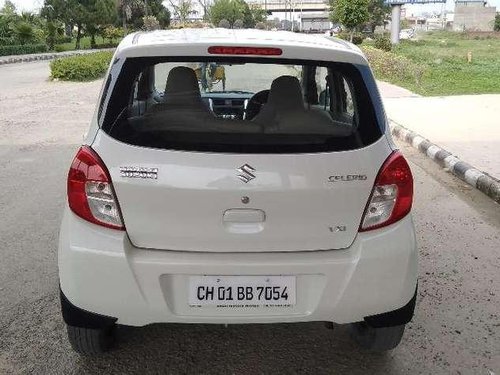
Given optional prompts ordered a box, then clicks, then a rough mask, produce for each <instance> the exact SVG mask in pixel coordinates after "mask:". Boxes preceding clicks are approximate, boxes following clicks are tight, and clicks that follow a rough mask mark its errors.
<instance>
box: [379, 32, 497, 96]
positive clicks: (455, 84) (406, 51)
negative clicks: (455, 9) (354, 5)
mask: <svg viewBox="0 0 500 375" xmlns="http://www.w3.org/2000/svg"><path fill="white" fill-rule="evenodd" d="M468 52H472V62H471V63H468V62H467V53H468ZM393 54H394V55H396V56H399V57H404V58H406V59H408V60H409V61H411V62H412V63H413V66H414V67H419V68H420V69H422V72H423V74H422V75H421V78H419V82H417V80H416V79H414V78H413V77H412V75H411V74H409V75H407V76H406V77H405V76H400V77H391V76H390V75H389V74H384V72H377V69H375V72H376V75H378V76H379V77H380V78H381V79H384V80H387V81H389V82H392V83H394V84H398V85H400V86H403V87H406V88H408V89H410V90H412V91H414V92H416V93H418V94H421V95H426V96H436V95H460V94H486V93H500V38H497V39H494V38H491V39H481V40H477V39H473V38H468V37H467V36H466V35H465V34H462V33H452V32H428V33H425V34H421V35H420V37H419V39H418V40H416V41H402V42H401V44H400V45H399V46H397V47H396V48H394V50H393V52H392V53H391V54H389V55H393ZM378 73H379V74H378Z"/></svg>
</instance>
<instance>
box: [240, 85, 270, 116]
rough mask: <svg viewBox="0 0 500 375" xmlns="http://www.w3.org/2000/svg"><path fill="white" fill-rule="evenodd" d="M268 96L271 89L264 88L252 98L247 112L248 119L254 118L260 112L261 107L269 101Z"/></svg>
mask: <svg viewBox="0 0 500 375" xmlns="http://www.w3.org/2000/svg"><path fill="white" fill-rule="evenodd" d="M268 96H269V90H262V91H259V92H258V93H256V94H254V96H252V97H251V98H250V100H249V101H248V104H247V109H246V112H245V119H246V120H251V119H253V118H254V117H255V116H256V115H257V113H259V112H260V109H261V107H262V106H263V105H264V104H266V103H267V98H268Z"/></svg>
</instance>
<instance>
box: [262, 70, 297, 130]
mask: <svg viewBox="0 0 500 375" xmlns="http://www.w3.org/2000/svg"><path fill="white" fill-rule="evenodd" d="M304 110H305V108H304V100H303V98H302V88H301V87H300V82H299V80H298V79H297V78H296V77H293V76H280V77H278V78H276V79H275V80H274V81H273V83H272V84H271V89H270V90H269V96H268V99H267V103H266V104H264V105H263V106H262V108H261V110H260V112H259V113H258V114H257V115H256V116H255V117H254V118H253V120H252V121H255V122H257V123H261V124H262V125H264V126H265V127H266V128H268V127H269V128H270V127H276V126H277V119H278V117H280V115H284V114H287V113H290V112H291V111H294V112H295V111H304Z"/></svg>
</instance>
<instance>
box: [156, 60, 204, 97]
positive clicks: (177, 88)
mask: <svg viewBox="0 0 500 375" xmlns="http://www.w3.org/2000/svg"><path fill="white" fill-rule="evenodd" d="M199 101H201V95H200V87H199V86H198V79H197V78H196V74H195V72H194V70H193V69H191V68H188V67H185V66H176V67H175V68H173V69H172V70H171V71H170V72H169V74H168V78H167V84H166V86H165V103H167V104H173V105H186V104H191V103H193V102H199Z"/></svg>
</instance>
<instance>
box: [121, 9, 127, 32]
mask: <svg viewBox="0 0 500 375" xmlns="http://www.w3.org/2000/svg"><path fill="white" fill-rule="evenodd" d="M122 10H123V14H122V18H123V34H124V35H125V36H127V11H126V10H125V6H123V8H122Z"/></svg>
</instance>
